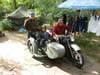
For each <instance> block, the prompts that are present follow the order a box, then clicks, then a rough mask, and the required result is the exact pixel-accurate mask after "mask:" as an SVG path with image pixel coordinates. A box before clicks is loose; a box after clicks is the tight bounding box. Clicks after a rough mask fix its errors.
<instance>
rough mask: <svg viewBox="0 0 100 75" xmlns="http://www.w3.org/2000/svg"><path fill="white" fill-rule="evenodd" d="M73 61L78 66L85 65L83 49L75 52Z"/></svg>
mask: <svg viewBox="0 0 100 75" xmlns="http://www.w3.org/2000/svg"><path fill="white" fill-rule="evenodd" d="M73 63H74V64H75V66H76V67H78V68H80V69H81V68H82V67H83V65H84V57H83V55H82V53H81V51H77V52H75V53H74V62H73Z"/></svg>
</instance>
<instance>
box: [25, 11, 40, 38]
mask: <svg viewBox="0 0 100 75" xmlns="http://www.w3.org/2000/svg"><path fill="white" fill-rule="evenodd" d="M24 26H25V29H26V30H27V31H28V38H29V37H30V36H32V37H34V38H35V39H36V37H35V32H36V31H37V30H38V29H39V26H38V25H37V23H36V20H35V13H34V12H30V14H29V18H28V19H26V20H25V22H24Z"/></svg>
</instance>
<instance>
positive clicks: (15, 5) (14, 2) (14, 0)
mask: <svg viewBox="0 0 100 75" xmlns="http://www.w3.org/2000/svg"><path fill="white" fill-rule="evenodd" d="M13 4H14V8H15V9H17V4H16V0H13Z"/></svg>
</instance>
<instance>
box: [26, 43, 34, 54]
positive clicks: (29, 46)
mask: <svg viewBox="0 0 100 75" xmlns="http://www.w3.org/2000/svg"><path fill="white" fill-rule="evenodd" d="M27 44H28V49H29V52H30V53H31V54H34V48H33V45H32V43H31V42H30V41H28V43H27Z"/></svg>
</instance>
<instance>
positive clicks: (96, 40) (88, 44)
mask: <svg viewBox="0 0 100 75" xmlns="http://www.w3.org/2000/svg"><path fill="white" fill-rule="evenodd" d="M76 43H77V44H78V45H79V46H80V47H81V49H82V51H83V52H84V53H85V54H86V55H88V56H91V57H93V58H94V59H96V61H97V62H99V63H100V37H97V36H96V35H95V34H94V33H84V34H83V36H82V37H80V38H78V37H76Z"/></svg>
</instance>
